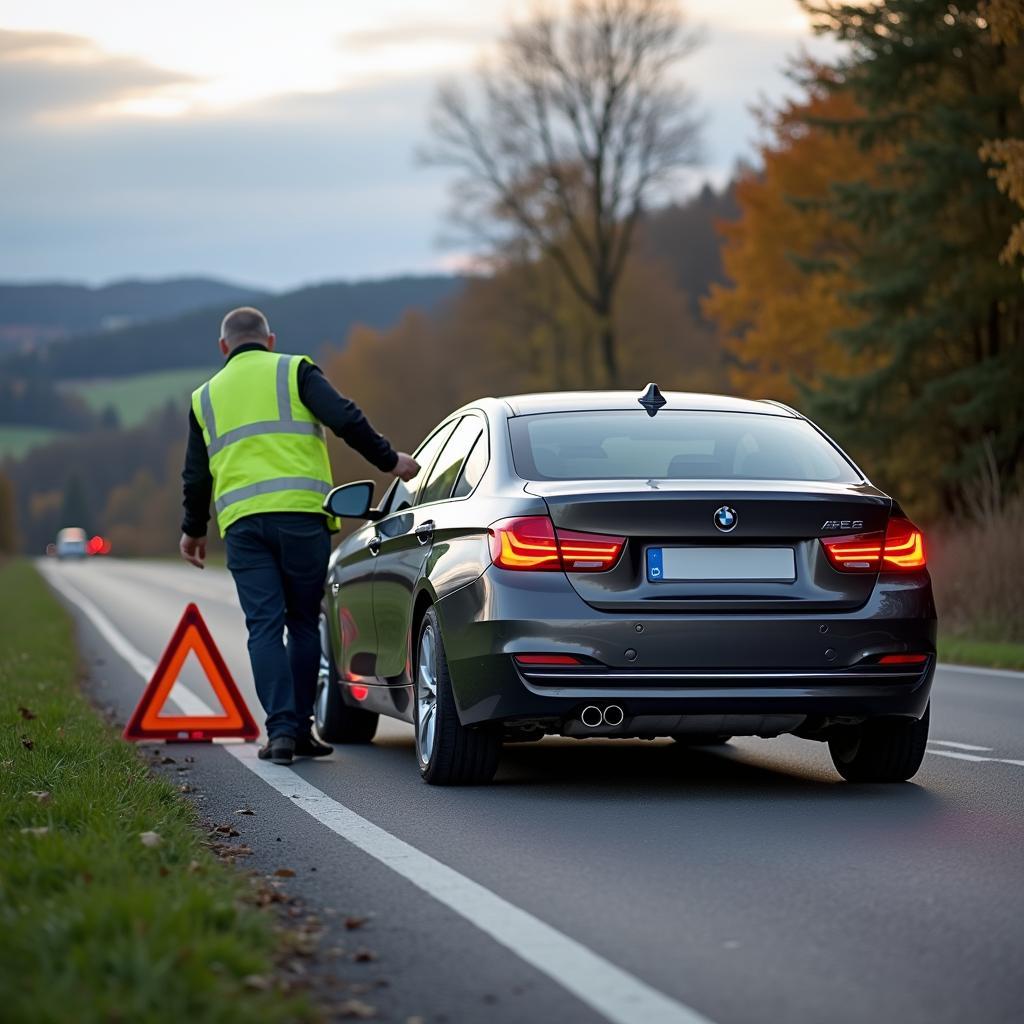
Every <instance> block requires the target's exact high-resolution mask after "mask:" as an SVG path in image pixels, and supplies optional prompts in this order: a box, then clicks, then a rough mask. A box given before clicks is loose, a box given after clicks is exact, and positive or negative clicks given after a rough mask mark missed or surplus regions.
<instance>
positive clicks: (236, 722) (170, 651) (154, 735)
mask: <svg viewBox="0 0 1024 1024" xmlns="http://www.w3.org/2000/svg"><path fill="white" fill-rule="evenodd" d="M190 652H191V653H193V654H195V656H196V657H197V658H198V659H199V664H200V665H202V667H203V671H204V672H205V673H206V678H207V679H208V680H209V682H210V686H211V687H213V692H214V693H215V694H216V695H217V699H218V700H219V701H220V705H221V707H222V708H223V709H224V713H223V714H221V715H162V714H160V712H161V710H162V709H163V706H164V704H166V703H167V698H168V696H169V695H170V692H171V689H172V687H173V686H174V684H175V683H176V682H177V680H178V675H179V674H180V672H181V667H182V665H184V664H185V659H186V658H187V657H188V655H189V653H190ZM259 734H260V730H259V726H258V725H257V724H256V722H255V721H254V719H253V717H252V715H251V714H249V709H248V708H247V707H246V705H245V701H244V700H243V699H242V695H241V694H240V693H239V692H238V687H237V686H236V685H235V681H234V679H232V678H231V673H230V672H229V671H228V666H227V664H226V663H225V661H224V659H223V657H221V653H220V651H218V650H217V645H216V644H215V643H214V642H213V637H212V636H211V635H210V630H209V629H208V628H207V625H206V623H205V622H204V621H203V617H202V616H201V615H200V614H199V609H198V608H197V607H196V606H195V605H194V604H190V605H189V606H188V607H187V608H186V609H185V614H184V615H182V617H181V622H179V623H178V628H177V629H175V631H174V635H173V636H172V637H171V642H170V643H169V644H168V645H167V649H166V650H165V651H164V653H163V655H162V656H161V658H160V663H159V664H158V665H157V667H156V672H154V673H153V678H152V679H150V681H149V685H148V686H147V687H146V689H145V690H144V691H143V694H142V697H141V698H140V700H139V703H138V706H137V707H136V708H135V710H134V711H133V712H132V717H131V718H130V719H129V721H128V724H127V725H126V726H125V727H124V733H123V736H124V738H125V739H126V740H154V739H164V740H192V741H194V740H212V739H214V738H219V737H228V736H230V737H236V738H239V737H240V738H241V739H244V740H254V739H256V738H257V737H258V736H259Z"/></svg>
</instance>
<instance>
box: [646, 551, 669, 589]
mask: <svg viewBox="0 0 1024 1024" xmlns="http://www.w3.org/2000/svg"><path fill="white" fill-rule="evenodd" d="M647 578H648V579H649V580H651V581H652V582H657V581H658V580H661V579H664V578H665V567H664V565H663V564H662V558H661V548H648V549H647Z"/></svg>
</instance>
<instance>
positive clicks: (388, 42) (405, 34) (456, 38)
mask: <svg viewBox="0 0 1024 1024" xmlns="http://www.w3.org/2000/svg"><path fill="white" fill-rule="evenodd" d="M493 39H494V26H493V25H492V24H490V23H487V22H479V23H477V24H468V23H467V24H462V25H459V24H453V23H451V22H446V21H444V22H443V21H403V22H400V23H398V24H394V25H386V26H382V27H380V28H371V29H362V30H360V31H356V32H345V33H343V34H342V35H341V36H339V37H338V46H339V48H340V49H342V50H349V49H356V50H376V49H387V48H390V47H399V46H415V45H417V44H420V43H423V42H428V41H429V42H437V43H454V44H463V45H467V46H476V45H480V44H483V43H489V42H491V41H492V40H493Z"/></svg>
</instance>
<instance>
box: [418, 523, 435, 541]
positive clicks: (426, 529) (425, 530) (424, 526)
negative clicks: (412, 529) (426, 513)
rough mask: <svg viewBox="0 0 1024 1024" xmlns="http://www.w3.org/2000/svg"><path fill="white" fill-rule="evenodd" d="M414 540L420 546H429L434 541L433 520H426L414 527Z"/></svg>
mask: <svg viewBox="0 0 1024 1024" xmlns="http://www.w3.org/2000/svg"><path fill="white" fill-rule="evenodd" d="M416 539H417V540H418V541H419V542H420V543H421V544H429V543H430V542H431V541H432V540H433V539H434V520H433V519H427V520H426V521H425V522H422V523H420V525H419V526H417V527H416Z"/></svg>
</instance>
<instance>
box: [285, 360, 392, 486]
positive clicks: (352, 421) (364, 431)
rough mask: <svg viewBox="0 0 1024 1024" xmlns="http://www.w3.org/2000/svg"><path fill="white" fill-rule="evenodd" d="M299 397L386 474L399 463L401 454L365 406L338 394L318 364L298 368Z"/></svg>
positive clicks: (316, 414)
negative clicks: (374, 424)
mask: <svg viewBox="0 0 1024 1024" xmlns="http://www.w3.org/2000/svg"><path fill="white" fill-rule="evenodd" d="M299 398H301V399H302V404H303V405H305V407H306V408H307V409H308V410H309V411H310V412H311V413H312V414H313V415H314V416H315V417H316V418H317V419H318V420H319V421H320V422H321V423H322V424H323V425H324V426H325V427H329V428H330V429H331V430H332V431H333V432H334V433H335V434H336V435H337V436H338V437H340V438H341V439H342V441H344V442H345V444H347V445H348V446H349V447H350V448H354V449H355V450H356V451H357V452H359V454H360V455H362V457H363V458H364V459H366V461H367V462H369V463H371V464H373V465H374V466H376V467H377V469H379V470H381V471H382V472H384V473H390V472H391V470H393V469H394V468H395V463H396V462H398V453H397V452H396V451H395V449H394V448H392V447H391V444H390V442H389V441H388V439H387V438H386V437H383V436H381V435H380V434H378V433H377V431H376V430H374V429H373V427H372V426H371V425H370V421H369V420H368V419H367V418H366V416H365V415H363V411H362V409H360V408H359V406H358V405H356V403H355V402H353V401H352V400H351V399H350V398H346V397H345V396H344V395H340V394H338V392H337V391H335V390H334V387H333V386H332V385H331V383H330V381H329V380H328V379H327V378H326V377H325V376H324V375H323V373H322V371H321V370H320V367H319V366H317V365H316V364H315V363H307V362H304V363H303V364H302V365H301V366H300V367H299Z"/></svg>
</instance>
